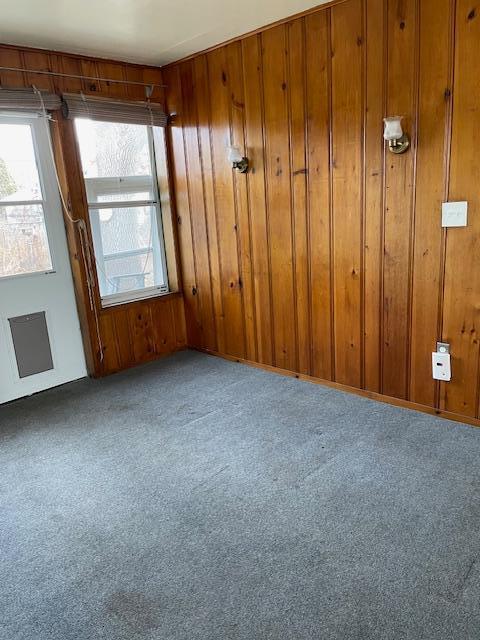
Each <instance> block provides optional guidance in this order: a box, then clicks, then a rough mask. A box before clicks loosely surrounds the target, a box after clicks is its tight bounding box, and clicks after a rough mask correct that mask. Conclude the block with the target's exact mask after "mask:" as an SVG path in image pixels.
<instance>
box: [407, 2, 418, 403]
mask: <svg viewBox="0 0 480 640" xmlns="http://www.w3.org/2000/svg"><path fill="white" fill-rule="evenodd" d="M415 29H416V32H415V54H414V79H413V94H414V100H415V102H414V110H413V113H414V117H413V118H412V132H411V149H412V154H413V166H412V194H411V203H410V237H409V247H408V309H407V316H408V320H407V322H408V332H407V345H406V347H407V348H406V374H407V379H406V387H405V388H406V399H407V400H409V399H410V395H411V390H410V378H411V364H412V331H413V327H412V321H413V316H412V314H413V299H412V296H413V268H414V260H415V252H414V251H415V214H416V207H415V204H416V194H417V159H418V122H419V117H420V33H421V12H420V0H416V2H415Z"/></svg>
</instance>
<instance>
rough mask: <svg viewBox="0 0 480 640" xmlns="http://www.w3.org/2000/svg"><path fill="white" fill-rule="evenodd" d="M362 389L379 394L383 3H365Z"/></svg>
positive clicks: (383, 55) (383, 54)
mask: <svg viewBox="0 0 480 640" xmlns="http://www.w3.org/2000/svg"><path fill="white" fill-rule="evenodd" d="M365 11H366V15H365V29H366V43H365V47H366V59H365V70H364V73H365V85H366V86H365V113H364V118H365V166H364V175H365V184H364V190H365V192H364V203H365V209H364V216H365V218H364V234H365V237H364V258H363V261H364V286H363V289H364V298H363V318H364V344H363V354H364V356H363V357H364V362H363V377H364V387H365V389H368V390H369V391H375V392H378V391H380V386H381V382H380V317H381V315H380V314H381V309H382V286H381V284H382V283H381V265H382V253H383V175H384V174H383V166H384V144H383V135H382V134H383V122H382V118H383V117H384V115H385V114H384V101H385V95H384V86H385V73H386V60H385V57H386V56H385V43H386V35H387V34H386V29H385V16H386V3H385V2H384V0H365Z"/></svg>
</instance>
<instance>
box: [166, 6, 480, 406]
mask: <svg viewBox="0 0 480 640" xmlns="http://www.w3.org/2000/svg"><path fill="white" fill-rule="evenodd" d="M470 4H471V3H470ZM470 4H469V3H467V2H466V0H465V1H464V0H457V3H456V6H457V9H456V14H455V15H453V13H454V7H455V3H454V2H453V1H452V0H440V1H439V2H437V1H436V0H388V1H387V0H385V1H384V0H345V1H344V2H341V3H337V4H332V5H331V6H327V7H325V8H322V7H320V8H319V9H318V10H316V11H311V12H309V13H308V15H306V16H304V17H300V18H295V19H291V20H287V21H284V22H283V23H282V24H279V25H277V26H273V27H270V28H268V29H265V30H260V31H259V32H258V33H257V34H255V35H249V36H248V37H245V38H243V39H240V40H239V41H237V42H235V43H233V44H228V46H225V47H218V48H216V49H215V51H213V52H210V53H208V54H206V55H201V56H198V57H192V58H191V59H190V60H189V61H188V62H187V63H183V64H193V65H194V67H195V66H196V65H199V64H200V65H202V64H204V62H203V61H204V60H205V59H208V71H209V73H208V74H205V73H203V74H202V85H201V87H202V88H201V91H200V94H201V96H202V97H201V100H202V101H203V102H205V104H204V107H203V111H204V114H205V115H204V116H203V120H204V121H207V120H208V122H209V128H207V127H206V126H204V125H203V124H202V125H199V127H200V130H199V134H200V135H201V136H202V137H204V138H205V140H206V141H209V142H210V145H211V148H212V150H213V153H212V154H210V155H209V154H208V153H207V154H204V153H203V151H202V154H201V155H202V162H203V181H204V186H203V189H204V198H205V194H208V197H207V199H208V200H209V201H214V203H215V204H214V205H212V206H210V207H209V214H208V216H207V218H208V219H209V224H208V226H209V229H210V227H211V228H212V229H218V230H219V233H218V235H215V234H214V235H210V234H209V237H208V247H209V259H210V264H211V265H213V264H216V263H218V262H219V261H220V263H221V264H222V265H223V266H222V270H219V271H218V278H219V279H220V282H217V283H216V284H215V286H216V287H217V289H221V290H222V292H223V296H224V297H225V294H226V292H227V291H230V282H233V283H234V282H235V276H236V274H237V272H238V271H239V272H240V273H241V275H242V279H243V277H244V274H248V276H249V279H248V282H249V283H250V282H252V292H251V293H250V292H249V294H248V295H246V294H245V293H246V292H244V294H243V299H242V301H241V304H240V301H239V302H238V303H236V304H235V305H231V304H230V303H229V304H230V306H229V311H228V314H229V320H228V322H227V321H226V316H225V324H224V326H223V327H222V329H221V330H219V329H218V328H217V339H218V341H219V346H218V352H219V353H223V354H228V355H230V356H232V355H233V357H235V356H237V357H239V358H246V359H247V360H249V361H257V362H259V363H260V364H262V365H264V366H276V367H278V368H281V369H282V370H286V371H287V370H288V371H293V372H294V373H298V374H299V375H310V376H313V377H314V378H320V379H322V380H327V381H332V382H334V383H336V384H345V385H347V386H348V387H349V388H357V389H364V390H365V392H366V393H381V394H384V396H390V397H394V398H396V399H397V400H398V401H399V402H407V401H412V402H414V403H415V406H420V405H422V406H427V407H430V408H431V410H432V411H448V412H451V414H454V415H456V416H461V415H465V416H470V417H475V416H478V412H479V407H478V403H479V394H478V377H479V374H480V370H479V355H480V354H479V347H478V336H477V332H478V322H479V318H478V314H479V313H480V302H479V301H480V290H479V289H480V280H479V279H478V277H477V273H478V269H477V265H476V262H475V260H476V257H477V256H478V255H479V250H480V247H479V246H478V243H479V237H480V227H479V226H478V220H477V216H476V211H477V208H479V207H480V200H479V196H478V194H477V184H478V180H479V178H480V175H479V174H478V169H477V164H478V163H477V162H476V159H475V150H476V148H477V146H478V144H477V142H478V136H479V131H480V111H479V109H478V103H479V102H480V70H479V68H478V65H477V64H476V62H475V57H476V55H478V54H476V53H475V51H476V47H478V42H479V40H480V32H479V29H480V22H479V21H480V18H479V10H478V9H476V8H474V7H473V6H470ZM455 24H456V28H455V29H454V28H453V27H454V26H455ZM440 41H441V42H442V43H443V46H442V47H440V50H439V47H438V42H440ZM239 48H240V50H241V53H238V51H239ZM239 58H240V59H241V64H239V62H238V60H239ZM179 66H181V65H175V64H172V65H169V66H168V68H167V72H168V74H172V72H173V71H172V70H175V69H177V68H178V67H179ZM453 71H454V73H453ZM222 72H224V73H225V77H222ZM170 77H171V78H172V81H174V79H175V78H174V76H170V75H169V78H170ZM168 84H169V87H168V90H167V97H168V95H172V96H174V95H175V93H176V91H177V89H176V87H175V86H173V85H172V86H170V84H171V83H170V80H169V81H168ZM242 87H243V89H242ZM205 94H208V103H209V104H206V100H205V98H204V97H203V96H204V95H205ZM196 99H197V100H199V99H200V98H199V96H197V97H196ZM396 114H399V115H403V116H404V117H405V121H404V125H405V129H406V131H407V132H408V133H409V135H410V136H411V141H412V146H411V149H410V150H409V151H408V153H406V154H405V155H403V156H394V155H392V154H391V153H390V152H389V151H388V148H386V145H385V144H384V143H383V140H382V132H383V123H382V118H383V117H385V116H387V115H396ZM242 118H243V122H242ZM229 135H230V136H233V139H234V140H235V142H236V144H238V145H239V146H240V147H241V148H245V149H246V151H247V154H248V157H249V159H250V163H251V170H250V172H249V173H248V175H247V176H246V183H245V182H244V176H239V175H238V174H235V175H234V176H233V177H232V174H231V168H230V167H228V165H227V164H226V151H225V145H226V144H227V142H228V140H230V139H232V138H229ZM243 145H244V147H243ZM203 147H204V144H202V148H203ZM450 149H451V153H450ZM217 164H218V167H217ZM180 173H181V172H180ZM217 173H218V176H217ZM178 178H179V179H181V175H180V176H178ZM217 178H218V179H217ZM244 184H246V197H245V192H244V191H243V190H242V191H241V192H239V185H242V189H243V185H244ZM212 193H213V195H212ZM447 196H449V197H450V199H464V198H465V199H468V200H469V202H470V212H469V215H470V223H469V227H468V228H467V229H451V230H449V231H448V232H445V231H443V230H442V229H441V226H440V204H441V202H442V200H444V199H445V198H446V197H447ZM182 197H183V195H182V193H177V200H178V201H179V202H180V203H182ZM245 207H246V209H245ZM199 211H201V207H200V209H199ZM235 213H236V219H235V220H234V214H235ZM192 215H193V216H195V215H197V213H196V211H193V212H191V213H190V216H192ZM198 215H200V214H198ZM227 221H228V223H227ZM235 223H240V226H241V234H239V235H238V236H237V238H234V237H233V234H231V233H228V232H229V226H230V225H232V224H235ZM247 226H249V233H247ZM240 236H241V237H240ZM181 244H182V243H181ZM181 250H182V254H187V255H184V256H183V257H182V260H183V261H184V262H185V261H187V260H188V259H190V258H189V254H190V251H191V249H190V244H189V243H188V242H185V243H183V244H182V246H181ZM225 261H226V262H225ZM226 265H228V266H227V267H226ZM213 273H214V270H213V269H212V274H213ZM250 277H251V279H252V280H250ZM214 280H215V279H214V278H212V287H213V288H214V284H213V281H214ZM444 285H445V286H444ZM231 288H232V289H233V290H234V293H235V287H234V286H233V287H231ZM213 290H215V288H214V289H213ZM234 293H233V294H232V295H234ZM214 297H215V296H214ZM252 309H253V311H252ZM186 312H187V323H188V322H190V321H191V320H189V315H193V311H190V310H189V308H188V305H187V308H186ZM252 319H253V326H252ZM442 327H443V330H442ZM229 333H230V334H231V335H232V336H236V338H235V339H234V342H235V344H236V345H238V347H241V348H236V347H235V348H233V347H232V346H229V347H228V348H227V346H225V345H224V346H223V347H222V346H221V339H222V336H228V335H229ZM442 335H443V338H444V339H446V340H448V341H450V342H451V343H452V349H453V372H454V379H453V381H452V382H451V383H450V384H443V385H441V389H440V393H439V385H437V384H436V383H434V381H433V380H432V376H431V351H432V349H433V348H434V346H435V342H436V340H437V339H439V338H440V337H442ZM241 336H244V342H243V343H242V342H241V338H240V337H241ZM230 340H232V338H231V337H230ZM252 340H254V345H252ZM196 346H198V343H197V345H196ZM202 348H207V345H206V344H204V345H202ZM242 352H243V353H244V354H245V355H243V356H242V355H241V353H242ZM247 352H248V353H249V354H251V353H256V356H254V357H252V356H251V355H247ZM382 397H383V396H382Z"/></svg>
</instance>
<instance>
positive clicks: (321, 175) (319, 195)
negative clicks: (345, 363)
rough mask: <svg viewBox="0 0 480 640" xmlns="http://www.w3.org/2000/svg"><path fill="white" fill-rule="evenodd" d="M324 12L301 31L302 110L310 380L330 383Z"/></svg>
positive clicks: (327, 70)
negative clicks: (304, 119) (303, 64)
mask: <svg viewBox="0 0 480 640" xmlns="http://www.w3.org/2000/svg"><path fill="white" fill-rule="evenodd" d="M329 22H330V21H329V11H322V12H319V13H313V14H311V15H309V16H307V17H306V18H305V25H306V51H305V57H306V76H305V77H306V89H307V97H306V109H307V145H308V149H307V162H308V167H307V170H308V181H307V182H308V194H307V195H308V214H309V229H308V238H309V253H310V295H311V304H310V310H311V332H312V365H311V371H312V375H314V376H317V377H319V378H324V379H326V380H331V379H332V378H333V360H332V351H333V345H332V290H331V212H330V206H331V185H330V131H331V127H330V70H331V67H330V65H331V52H330V47H329Z"/></svg>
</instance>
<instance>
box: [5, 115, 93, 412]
mask: <svg viewBox="0 0 480 640" xmlns="http://www.w3.org/2000/svg"><path fill="white" fill-rule="evenodd" d="M49 135H50V133H49V130H48V123H47V122H46V121H45V120H44V119H42V118H40V117H36V116H34V115H32V116H24V115H5V114H2V113H0V403H2V402H7V401H9V400H13V399H15V398H19V397H22V396H26V395H29V394H32V393H36V392H37V391H42V390H43V389H47V388H49V387H53V386H56V385H59V384H63V383H64V382H68V381H70V380H75V379H77V378H81V377H83V376H85V375H86V373H87V372H86V366H85V356H84V352H83V345H82V339H81V334H80V325H79V320H78V314H77V308H76V303H75V297H74V292H73V281H72V274H71V270H70V262H69V257H68V252H67V242H66V237H65V228H64V223H63V217H62V210H61V203H60V197H59V192H58V187H57V182H56V177H55V169H54V164H53V158H52V153H51V143H50V139H49Z"/></svg>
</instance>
